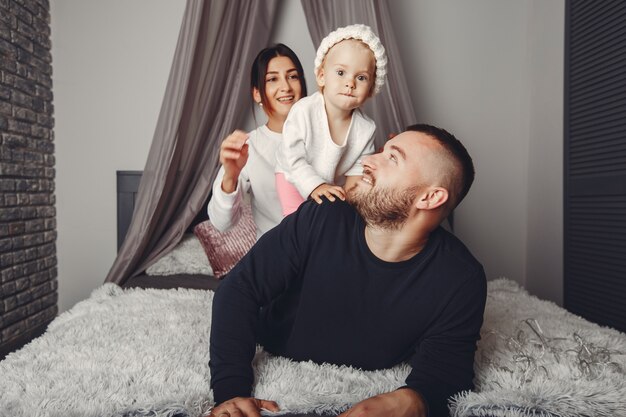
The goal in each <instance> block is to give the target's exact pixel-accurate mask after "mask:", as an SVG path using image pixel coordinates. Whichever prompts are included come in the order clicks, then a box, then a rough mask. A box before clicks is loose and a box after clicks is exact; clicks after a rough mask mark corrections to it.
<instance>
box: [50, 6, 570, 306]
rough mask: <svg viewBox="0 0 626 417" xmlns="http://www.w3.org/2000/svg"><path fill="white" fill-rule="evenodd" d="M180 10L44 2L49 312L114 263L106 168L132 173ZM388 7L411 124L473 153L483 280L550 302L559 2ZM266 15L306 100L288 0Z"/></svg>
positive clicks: (556, 285)
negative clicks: (52, 196) (48, 90)
mask: <svg viewBox="0 0 626 417" xmlns="http://www.w3.org/2000/svg"><path fill="white" fill-rule="evenodd" d="M183 3H184V2H182V1H178V2H171V1H166V0H159V1H155V0H150V1H149V0H134V1H133V2H122V1H120V0H111V1H108V2H97V1H94V0H89V1H79V0H55V1H54V2H52V41H53V51H52V53H53V60H54V61H53V67H54V77H53V81H54V92H55V109H56V114H55V117H56V128H55V130H56V133H55V134H56V141H57V201H58V204H57V211H58V231H59V240H58V256H59V283H60V285H59V292H60V309H61V310H65V309H67V308H69V307H71V306H72V305H73V304H74V303H75V302H77V301H79V300H81V299H83V298H86V297H87V296H88V295H89V293H90V292H91V290H92V289H93V288H95V287H97V286H98V285H100V284H101V283H102V282H103V280H104V277H105V275H106V273H107V272H108V269H109V267H110V265H111V263H112V262H113V259H114V257H115V250H116V236H115V234H116V230H115V229H116V228H115V170H118V169H142V168H143V164H144V162H145V157H146V155H147V152H148V148H149V146H150V141H151V139H152V132H153V129H154V125H155V121H156V117H157V114H158V110H159V107H160V104H161V98H162V95H163V91H164V89H165V83H166V79H167V73H168V71H169V67H170V61H171V58H172V55H173V51H174V47H175V42H176V39H177V33H178V27H179V26H180V21H181V17H182V12H183V8H184V4H183ZM389 3H390V6H391V12H392V18H393V21H394V26H395V29H396V36H397V38H398V42H399V47H400V50H401V51H403V52H404V55H403V56H402V60H403V65H404V68H405V72H406V74H407V77H408V89H409V91H410V93H411V96H412V97H413V100H414V104H415V108H416V111H417V116H418V120H420V121H424V122H428V123H432V124H437V125H440V126H442V127H445V128H446V129H449V130H450V131H452V132H453V133H455V134H456V135H457V136H458V137H459V138H460V139H461V140H462V141H463V142H464V143H465V144H466V145H467V147H468V149H469V150H470V153H471V154H472V156H473V157H474V161H475V165H476V168H477V179H476V182H475V185H474V188H473V189H472V191H471V192H470V194H469V196H468V197H467V200H466V201H464V202H463V204H462V206H461V207H459V209H458V210H457V214H456V220H455V222H456V230H457V232H458V234H459V236H460V237H461V238H462V239H463V240H464V241H465V242H466V243H467V245H468V246H469V247H470V248H471V249H472V251H473V252H474V253H475V255H476V256H477V257H478V258H479V259H480V260H481V261H482V262H483V263H484V265H485V269H486V271H487V275H488V278H490V279H493V278H496V277H498V276H507V277H510V278H512V279H515V280H516V281H518V282H520V283H522V284H526V285H527V286H528V287H529V288H530V289H531V291H533V292H535V293H537V294H540V295H542V296H544V297H547V298H550V299H553V300H556V301H560V299H561V298H560V297H562V294H561V293H562V290H561V286H562V267H561V265H562V261H561V256H562V248H561V246H562V233H561V232H560V231H561V230H562V227H561V224H562V205H561V197H560V196H561V195H562V172H561V171H562V162H561V161H562V83H563V81H562V79H563V78H562V77H563V76H562V60H563V58H562V56H563V47H562V36H563V35H562V32H563V13H564V12H563V10H564V6H563V1H562V0H553V1H551V2H542V1H540V0H526V1H502V0H473V1H472V2H465V1H460V0H392V1H390V2H389ZM278 19H279V21H278V24H277V25H276V27H275V30H274V33H273V34H272V41H273V42H283V43H285V44H287V45H289V46H290V47H292V49H294V50H295V51H296V53H297V54H298V56H299V57H300V58H301V60H302V63H303V66H304V68H305V71H306V75H307V77H308V83H307V84H308V86H309V90H310V92H313V91H315V83H314V80H313V71H312V68H313V58H314V53H315V50H314V47H313V44H312V42H311V39H310V36H309V34H308V29H307V27H306V21H305V18H304V14H303V11H302V9H301V6H300V2H298V1H294V0H286V1H283V2H282V9H281V10H280V13H279V16H278ZM112 22H115V24H112ZM94 80H97V81H94ZM258 121H259V122H262V121H263V117H262V116H260V115H258ZM253 123H254V122H253V120H252V119H251V118H249V120H248V121H247V123H246V125H245V126H244V127H245V128H251V127H252V126H253ZM535 199H540V200H541V205H538V204H535V203H534V200H535ZM531 202H533V203H532V204H531ZM546 232H547V233H548V234H549V237H548V238H546Z"/></svg>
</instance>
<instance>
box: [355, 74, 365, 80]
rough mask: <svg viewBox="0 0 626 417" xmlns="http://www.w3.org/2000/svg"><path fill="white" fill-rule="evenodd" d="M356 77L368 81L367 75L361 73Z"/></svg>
mask: <svg viewBox="0 0 626 417" xmlns="http://www.w3.org/2000/svg"><path fill="white" fill-rule="evenodd" d="M356 79H357V80H359V81H367V75H359V76H358V77H356Z"/></svg>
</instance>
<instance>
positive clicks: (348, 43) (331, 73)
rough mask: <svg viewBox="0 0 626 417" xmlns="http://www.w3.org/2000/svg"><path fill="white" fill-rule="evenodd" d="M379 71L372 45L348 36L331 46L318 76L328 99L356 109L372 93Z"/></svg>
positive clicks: (319, 84)
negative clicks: (377, 70)
mask: <svg viewBox="0 0 626 417" xmlns="http://www.w3.org/2000/svg"><path fill="white" fill-rule="evenodd" d="M375 71H376V59H375V58H374V54H373V53H372V51H371V49H369V47H368V46H367V45H366V44H364V43H363V42H361V41H359V40H356V39H346V40H343V41H341V42H339V43H337V44H336V45H334V46H333V47H332V48H330V50H329V51H328V53H327V54H326V58H325V59H324V63H323V65H322V67H321V68H320V69H319V71H318V73H317V76H316V80H317V84H318V86H319V87H320V88H321V89H322V91H323V94H324V97H325V98H326V101H327V102H329V103H330V104H332V105H334V106H336V107H338V108H340V109H342V110H354V109H356V108H358V107H360V106H361V105H362V104H363V103H364V102H365V100H367V99H368V98H369V97H370V96H371V95H372V93H373V87H374V81H375V78H374V77H375V74H376V72H375Z"/></svg>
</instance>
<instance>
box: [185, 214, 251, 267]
mask: <svg viewBox="0 0 626 417" xmlns="http://www.w3.org/2000/svg"><path fill="white" fill-rule="evenodd" d="M193 232H194V234H195V235H196V236H197V237H198V240H199V241H200V243H201V244H202V247H203V248H204V252H205V253H206V255H207V257H208V258H209V263H210V264H211V268H213V274H214V275H215V277H216V278H221V277H223V276H224V275H226V273H227V272H228V271H230V270H231V269H232V268H233V267H234V266H235V265H236V264H237V262H239V260H240V259H241V258H242V257H243V256H244V255H245V254H246V253H248V251H249V250H250V248H251V247H252V245H254V243H255V242H256V227H255V225H254V220H253V219H252V209H251V207H250V206H249V205H248V204H243V206H242V212H241V217H240V218H239V221H238V222H237V224H235V225H234V226H233V227H231V228H230V229H229V230H228V231H226V232H220V231H219V230H217V229H216V228H215V227H214V226H213V225H212V224H211V222H210V221H209V220H207V221H204V222H202V223H198V225H196V227H194V229H193Z"/></svg>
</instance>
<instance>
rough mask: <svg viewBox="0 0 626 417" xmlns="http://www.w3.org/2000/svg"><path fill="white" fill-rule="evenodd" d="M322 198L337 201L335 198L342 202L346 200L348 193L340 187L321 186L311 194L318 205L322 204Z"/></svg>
mask: <svg viewBox="0 0 626 417" xmlns="http://www.w3.org/2000/svg"><path fill="white" fill-rule="evenodd" d="M322 197H326V198H327V199H328V200H330V201H335V197H337V198H339V199H340V200H345V199H346V193H345V192H344V190H343V188H342V187H340V186H338V185H330V184H320V185H318V186H317V187H316V188H315V190H313V191H312V192H311V198H312V199H313V200H315V202H316V203H317V204H322Z"/></svg>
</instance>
